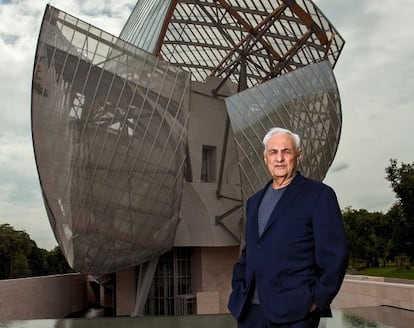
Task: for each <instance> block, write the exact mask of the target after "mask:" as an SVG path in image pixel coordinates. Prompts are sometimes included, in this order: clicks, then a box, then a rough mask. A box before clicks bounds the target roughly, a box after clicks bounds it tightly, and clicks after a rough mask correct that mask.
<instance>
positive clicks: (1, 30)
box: [0, 0, 414, 250]
mask: <svg viewBox="0 0 414 328" xmlns="http://www.w3.org/2000/svg"><path fill="white" fill-rule="evenodd" d="M47 3H50V4H51V5H52V6H54V7H57V8H58V9H61V10H63V11H66V12H68V13H69V14H71V15H74V16H76V17H79V18H80V19H82V20H85V21H86V22H88V23H90V24H92V25H94V26H96V27H98V28H101V29H103V30H105V31H106V32H109V33H111V34H114V35H119V33H120V31H121V28H122V26H123V25H124V24H125V22H126V19H127V18H128V16H129V14H130V12H131V10H132V8H133V6H134V5H135V3H136V0H135V1H134V0H105V1H96V0H83V1H79V0H55V1H43V0H36V1H33V0H0V224H3V223H8V224H10V225H11V226H13V227H14V228H15V229H16V230H24V231H26V232H27V233H28V234H29V235H30V237H31V238H32V239H33V240H34V241H35V242H36V244H37V246H38V247H41V248H45V249H48V250H50V249H52V248H53V247H55V246H56V245H57V242H56V240H55V238H54V236H53V232H52V229H51V227H50V225H49V221H48V218H47V215H46V211H45V209H44V205H43V200H42V197H41V190H40V186H39V179H38V175H37V171H36V165H35V161H34V155H33V147H32V140H31V126H30V93H31V78H32V72H33V61H34V55H35V49H36V43H37V37H38V34H39V28H40V24H41V20H42V16H43V12H44V9H45V6H46V4H47ZM315 3H316V4H317V5H318V7H319V8H320V9H321V10H322V11H323V12H324V14H325V16H326V17H327V18H328V19H329V20H330V21H331V22H332V24H333V25H334V26H335V27H336V28H337V30H338V32H339V33H340V34H341V35H342V37H343V38H344V39H345V42H346V43H345V47H344V49H343V52H342V54H341V56H340V58H339V61H338V62H337V64H336V67H335V70H334V72H335V76H336V79H337V84H338V88H339V92H340V96H341V103H342V112H343V114H342V119H343V126H342V135H341V139H340V143H339V148H338V151H337V154H336V157H335V160H334V162H333V164H332V166H331V168H330V170H329V171H328V173H327V176H326V178H325V180H324V182H325V183H327V184H328V185H330V186H331V187H333V188H334V189H335V191H336V193H337V196H338V200H339V204H340V206H341V208H343V209H344V208H346V207H352V208H354V209H366V210H368V211H381V212H383V213H385V212H387V211H388V210H389V208H390V207H391V206H392V204H393V203H394V202H395V201H396V197H395V194H394V192H393V191H392V189H391V187H390V184H389V182H388V181H387V180H386V179H385V176H386V175H385V168H386V167H387V166H388V165H389V163H390V162H389V160H390V159H391V158H395V159H397V160H398V161H399V162H404V163H413V162H414V142H413V141H412V139H413V135H414V134H413V131H414V126H413V124H414V92H413V91H414V60H413V58H414V19H413V17H414V2H413V1H412V0H400V1H398V5H397V4H396V2H395V0H381V1H378V0H363V1H361V0H347V1H344V0H316V1H315Z"/></svg>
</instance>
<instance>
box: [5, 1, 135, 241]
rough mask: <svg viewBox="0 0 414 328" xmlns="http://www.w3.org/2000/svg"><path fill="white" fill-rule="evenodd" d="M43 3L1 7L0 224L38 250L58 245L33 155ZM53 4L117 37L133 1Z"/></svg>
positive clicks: (9, 4) (19, 3)
mask: <svg viewBox="0 0 414 328" xmlns="http://www.w3.org/2000/svg"><path fill="white" fill-rule="evenodd" d="M46 4H47V1H31V0H30V1H29V0H21V1H17V0H12V1H7V2H5V1H3V2H1V3H0V52H1V56H0V95H1V100H2V108H1V111H0V131H1V132H0V169H1V171H0V223H9V224H10V225H12V226H13V227H14V228H15V229H18V230H24V231H26V232H27V233H29V235H30V236H31V238H32V239H34V240H35V241H36V242H37V244H38V246H39V247H42V248H46V249H51V248H53V247H54V246H56V245H57V243H56V240H55V238H54V236H53V232H52V229H51V227H50V225H49V221H48V218H47V215H46V211H45V209H44V206H43V200H42V196H41V190H40V185H39V180H38V176H37V171H36V164H35V160H34V155H33V147H32V139H31V125H30V124H31V122H30V106H31V104H30V101H31V98H30V94H31V81H32V72H33V64H34V56H35V51H36V43H37V38H38V34H39V30H40V24H41V21H42V16H43V13H44V10H45V8H46ZM52 5H53V6H55V7H57V8H59V9H61V10H64V11H66V12H67V13H68V14H71V15H74V16H77V17H79V18H81V19H83V20H85V21H87V22H89V23H91V24H93V25H95V26H97V27H99V28H103V29H104V30H105V31H107V32H109V33H112V34H114V35H118V34H119V33H120V31H121V28H122V26H123V25H124V24H125V22H126V20H127V18H128V16H129V14H130V12H131V10H132V8H133V6H134V5H135V1H125V0H121V1H92V0H87V1H74V0H59V1H54V3H52Z"/></svg>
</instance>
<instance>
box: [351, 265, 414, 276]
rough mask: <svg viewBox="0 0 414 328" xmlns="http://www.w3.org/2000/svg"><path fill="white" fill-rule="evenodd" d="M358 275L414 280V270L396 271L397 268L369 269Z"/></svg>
mask: <svg viewBox="0 0 414 328" xmlns="http://www.w3.org/2000/svg"><path fill="white" fill-rule="evenodd" d="M358 274H362V275H365V276H377V277H389V278H400V279H414V269H396V268H395V267H385V268H368V269H364V270H360V271H358Z"/></svg>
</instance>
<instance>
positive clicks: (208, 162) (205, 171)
mask: <svg viewBox="0 0 414 328" xmlns="http://www.w3.org/2000/svg"><path fill="white" fill-rule="evenodd" d="M200 180H201V182H214V181H215V180H216V147H215V146H204V145H203V150H202V158H201V179H200Z"/></svg>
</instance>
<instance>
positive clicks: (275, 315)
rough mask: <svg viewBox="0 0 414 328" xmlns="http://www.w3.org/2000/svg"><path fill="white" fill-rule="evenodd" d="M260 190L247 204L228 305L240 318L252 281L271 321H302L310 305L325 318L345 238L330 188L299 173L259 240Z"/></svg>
mask: <svg viewBox="0 0 414 328" xmlns="http://www.w3.org/2000/svg"><path fill="white" fill-rule="evenodd" d="M270 183H272V181H270V182H269V183H268V184H267V185H266V186H265V188H264V189H262V190H260V191H258V192H257V193H256V194H254V195H253V196H252V197H250V198H249V199H248V201H247V204H246V236H245V238H246V240H245V241H246V242H245V246H244V248H243V250H242V253H241V256H240V259H239V261H238V262H237V263H236V264H235V265H234V268H233V279H232V287H233V290H232V293H231V294H230V299H229V303H228V308H229V310H230V312H231V313H232V315H233V316H234V317H235V318H236V319H239V317H240V315H241V313H242V311H243V309H244V307H245V306H246V305H248V304H249V303H250V297H251V294H252V290H253V289H254V284H256V286H257V289H258V294H259V298H260V306H261V309H262V310H263V313H264V315H265V316H266V317H267V319H268V320H270V321H271V322H273V323H284V322H290V321H295V320H300V319H303V318H305V317H306V316H307V314H308V312H309V309H310V307H311V305H312V303H315V304H316V305H317V311H320V313H321V315H322V316H330V315H331V311H330V303H331V302H332V300H333V298H334V297H335V295H336V294H337V292H338V291H339V288H340V287H341V284H342V281H343V278H344V275H345V271H346V268H347V263H348V240H347V237H346V234H345V229H344V225H343V221H342V215H341V210H340V208H339V205H338V201H337V198H336V195H335V192H334V191H333V190H332V188H330V187H329V186H327V185H325V184H323V183H322V182H319V181H315V180H312V179H308V178H305V177H304V176H302V175H301V174H300V173H299V172H298V174H297V175H296V176H295V178H294V179H293V180H292V182H291V183H290V184H289V186H288V187H287V188H286V190H285V192H284V193H283V195H282V197H281V199H280V200H279V202H278V203H277V205H276V207H275V208H274V210H273V212H272V214H271V216H270V218H269V221H268V223H267V225H266V227H265V230H264V232H263V234H262V236H261V238H259V233H258V224H257V213H258V208H259V204H260V201H261V200H262V198H263V195H264V194H265V191H266V189H267V187H268V186H269V184H270Z"/></svg>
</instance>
